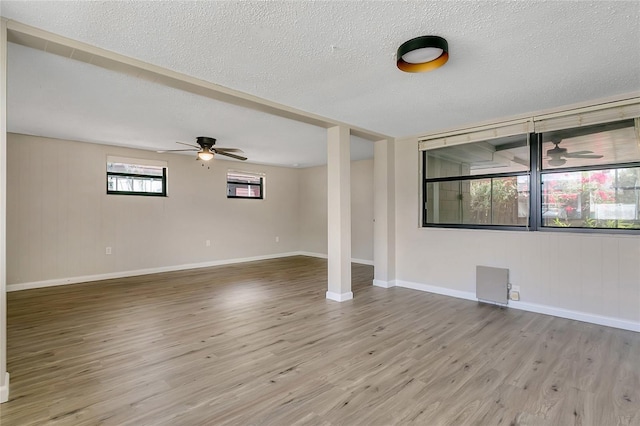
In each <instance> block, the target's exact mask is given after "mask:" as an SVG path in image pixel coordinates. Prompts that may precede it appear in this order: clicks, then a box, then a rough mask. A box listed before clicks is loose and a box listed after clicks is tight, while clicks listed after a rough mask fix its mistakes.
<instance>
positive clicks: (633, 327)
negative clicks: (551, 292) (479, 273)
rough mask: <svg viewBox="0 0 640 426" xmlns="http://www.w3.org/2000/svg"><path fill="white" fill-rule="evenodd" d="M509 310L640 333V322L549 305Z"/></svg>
mask: <svg viewBox="0 0 640 426" xmlns="http://www.w3.org/2000/svg"><path fill="white" fill-rule="evenodd" d="M395 284H396V287H403V288H408V289H412V290H418V291H424V292H427V293H434V294H439V295H442V296H449V297H455V298H458V299H466V300H471V301H478V299H477V298H476V295H475V293H472V292H468V291H459V290H453V289H450V288H446V287H440V286H435V285H429V284H423V283H416V282H411V281H403V280H396V282H395ZM507 307H508V308H513V309H518V310H521V311H527V312H534V313H537V314H544V315H552V316H555V317H560V318H565V319H570V320H576V321H582V322H588V323H591V324H596V325H603V326H607V327H613V328H619V329H622V330H628V331H635V332H638V333H640V322H636V321H629V320H625V319H621V318H614V317H607V316H602V315H595V314H590V313H586V312H579V311H573V310H569V309H562V308H557V307H554V306H548V305H539V304H536V303H527V302H516V301H509V304H508V305H507Z"/></svg>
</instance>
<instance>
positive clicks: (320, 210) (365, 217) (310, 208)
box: [299, 160, 373, 262]
mask: <svg viewBox="0 0 640 426" xmlns="http://www.w3.org/2000/svg"><path fill="white" fill-rule="evenodd" d="M299 179H300V250H301V251H303V252H309V253H316V254H323V255H326V254H327V168H326V166H321V167H309V168H306V169H301V170H300V175H299ZM351 257H352V259H358V260H366V261H369V262H372V261H373V160H361V161H353V162H352V163H351Z"/></svg>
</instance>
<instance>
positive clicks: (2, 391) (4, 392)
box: [0, 373, 9, 404]
mask: <svg viewBox="0 0 640 426" xmlns="http://www.w3.org/2000/svg"><path fill="white" fill-rule="evenodd" d="M8 400H9V373H6V375H5V376H4V384H3V385H2V386H0V404H2V403H3V402H7V401H8Z"/></svg>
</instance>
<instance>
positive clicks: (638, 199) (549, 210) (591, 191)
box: [541, 167, 640, 229]
mask: <svg viewBox="0 0 640 426" xmlns="http://www.w3.org/2000/svg"><path fill="white" fill-rule="evenodd" d="M541 179H542V194H541V195H542V225H543V226H547V227H580V228H608V229H640V167H630V168H618V169H604V170H589V171H574V172H563V173H546V174H543V175H542V176H541Z"/></svg>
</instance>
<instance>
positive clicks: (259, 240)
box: [7, 134, 299, 284]
mask: <svg viewBox="0 0 640 426" xmlns="http://www.w3.org/2000/svg"><path fill="white" fill-rule="evenodd" d="M107 155H117V156H123V157H133V158H136V157H137V158H151V159H160V160H166V161H168V163H169V164H168V168H169V170H168V197H166V198H165V197H140V196H126V195H107V194H106V171H105V163H106V157H107ZM7 158H8V178H7V181H8V190H7V222H8V226H7V228H8V229H7V282H8V284H15V283H29V282H39V281H47V280H55V279H60V278H68V277H78V276H91V275H96V274H109V273H113V272H121V271H135V270H141V269H149V268H159V267H168V266H174V265H184V264H194V263H205V262H211V261H216V260H225V259H238V258H247V257H259V256H269V255H277V254H279V253H288V252H295V251H297V250H298V245H299V242H298V229H299V224H298V218H299V212H298V209H299V203H298V194H299V189H298V179H297V175H298V171H297V170H295V169H290V168H281V167H268V166H258V165H253V164H244V163H239V162H232V161H221V160H217V159H216V160H213V161H212V162H211V169H210V170H208V169H207V168H206V167H202V166H201V164H202V163H201V162H197V161H195V160H194V157H189V156H184V155H177V154H157V153H154V152H150V151H141V150H134V149H127V148H120V147H113V146H106V145H97V144H91V143H80V142H72V141H62V140H56V139H46V138H38V137H32V136H24V135H16V134H9V135H8V154H7ZM229 168H232V169H235V170H246V171H255V172H264V173H266V185H267V187H266V199H265V200H244V199H227V198H226V172H227V170H228V169H229ZM276 236H278V237H279V238H280V242H279V243H276V242H275V237H276ZM207 239H209V240H211V246H210V247H206V246H205V240H207ZM107 246H110V247H112V250H113V254H112V255H106V254H105V247H107Z"/></svg>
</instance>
